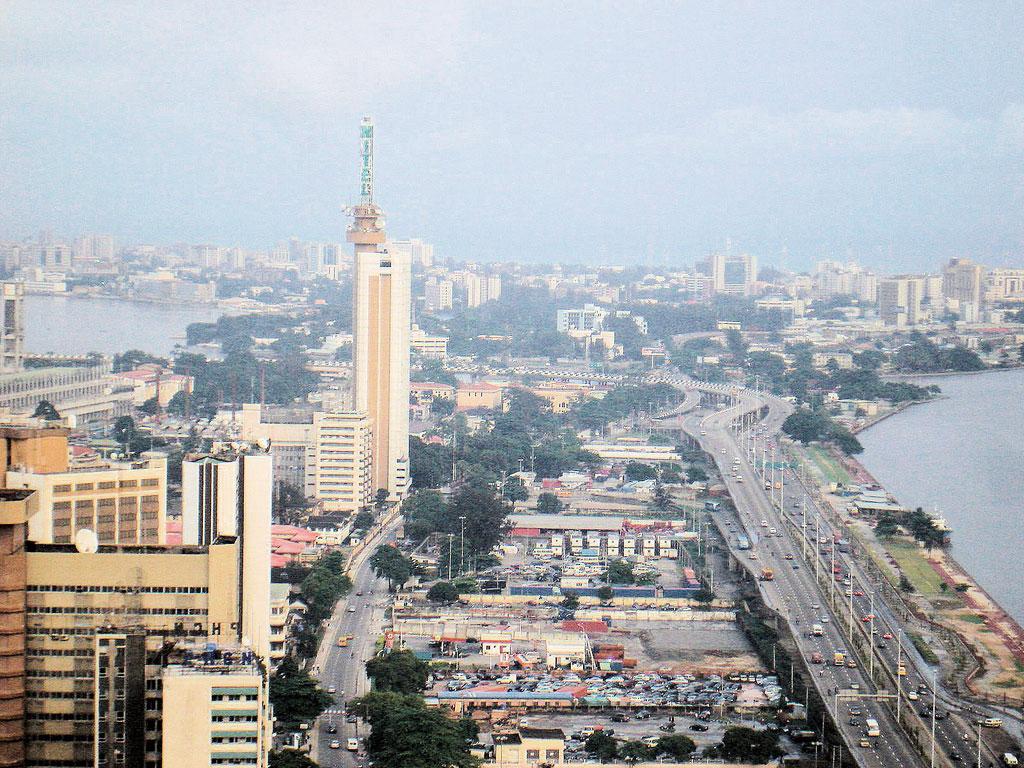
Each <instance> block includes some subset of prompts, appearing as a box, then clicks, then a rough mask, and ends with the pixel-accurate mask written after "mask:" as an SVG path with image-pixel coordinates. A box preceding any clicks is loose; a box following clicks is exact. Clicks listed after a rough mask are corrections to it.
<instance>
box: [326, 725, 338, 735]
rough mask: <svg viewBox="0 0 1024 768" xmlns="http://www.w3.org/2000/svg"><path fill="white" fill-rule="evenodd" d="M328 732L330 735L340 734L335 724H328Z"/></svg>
mask: <svg viewBox="0 0 1024 768" xmlns="http://www.w3.org/2000/svg"><path fill="white" fill-rule="evenodd" d="M327 732H328V733H337V732H338V726H336V725H335V724H334V723H328V724H327Z"/></svg>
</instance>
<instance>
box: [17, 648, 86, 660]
mask: <svg viewBox="0 0 1024 768" xmlns="http://www.w3.org/2000/svg"><path fill="white" fill-rule="evenodd" d="M92 655H93V653H92V648H28V649H27V650H26V651H25V656H27V657H28V658H32V657H33V656H79V657H85V658H91V657H92Z"/></svg>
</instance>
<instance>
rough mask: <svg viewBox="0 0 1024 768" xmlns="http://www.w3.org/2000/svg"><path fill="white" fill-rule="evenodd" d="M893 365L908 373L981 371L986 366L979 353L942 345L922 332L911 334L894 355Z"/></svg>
mask: <svg viewBox="0 0 1024 768" xmlns="http://www.w3.org/2000/svg"><path fill="white" fill-rule="evenodd" d="M892 362H893V367H894V368H896V370H898V371H904V372H908V373H934V372H938V371H980V370H982V369H983V368H985V363H983V362H982V360H981V358H980V357H978V354H977V353H976V352H974V351H972V350H970V349H966V348H965V347H959V346H952V347H940V346H938V345H937V344H935V343H934V342H933V341H931V340H930V339H927V338H925V337H924V336H923V335H922V334H920V333H917V332H914V333H912V334H910V342H909V343H907V344H904V345H903V346H902V347H900V348H899V349H898V350H897V351H896V354H895V356H894V357H893V361H892Z"/></svg>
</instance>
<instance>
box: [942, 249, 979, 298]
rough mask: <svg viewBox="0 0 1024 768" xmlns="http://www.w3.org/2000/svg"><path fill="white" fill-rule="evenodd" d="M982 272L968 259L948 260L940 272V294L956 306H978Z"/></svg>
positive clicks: (977, 265)
mask: <svg viewBox="0 0 1024 768" xmlns="http://www.w3.org/2000/svg"><path fill="white" fill-rule="evenodd" d="M983 273H984V270H983V268H982V266H981V265H980V264H975V263H974V262H973V261H971V260H970V259H950V260H949V264H947V265H946V268H945V269H944V270H943V271H942V294H943V296H944V297H945V298H946V299H948V300H950V301H955V302H956V303H957V305H958V306H962V305H964V304H971V305H973V306H975V307H978V306H980V304H981V297H982V288H983Z"/></svg>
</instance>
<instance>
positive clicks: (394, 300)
mask: <svg viewBox="0 0 1024 768" xmlns="http://www.w3.org/2000/svg"><path fill="white" fill-rule="evenodd" d="M360 143H361V154H362V171H361V186H360V202H359V204H358V205H356V206H354V207H353V208H352V210H351V212H352V216H353V219H354V220H353V223H352V224H351V225H350V226H349V229H348V235H347V237H348V241H349V242H350V243H352V244H353V245H354V246H355V281H354V288H353V295H354V302H353V304H354V307H353V309H354V311H353V315H354V317H353V323H352V327H353V349H352V358H353V364H352V367H353V379H354V382H353V383H354V387H353V394H354V398H353V399H354V401H355V409H356V410H357V411H359V412H361V413H365V414H367V415H368V416H369V417H370V420H371V422H372V425H373V490H374V491H375V492H376V491H377V490H379V489H385V490H387V491H388V496H389V498H391V499H399V498H401V497H403V496H404V495H405V493H406V490H407V487H408V483H409V326H410V315H411V311H412V307H411V296H410V290H411V289H410V281H411V265H410V263H409V257H408V256H407V255H404V254H399V253H395V254H391V253H389V252H388V251H387V250H386V249H385V248H383V247H382V246H383V244H384V243H385V242H386V240H387V236H386V235H385V233H384V227H383V222H382V216H383V211H382V210H381V208H380V206H378V205H377V204H376V203H374V202H373V122H372V121H371V120H370V119H369V118H364V119H363V122H362V125H361V126H360Z"/></svg>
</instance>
